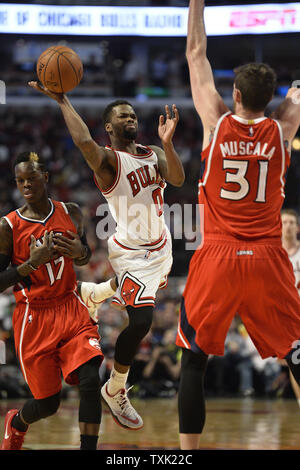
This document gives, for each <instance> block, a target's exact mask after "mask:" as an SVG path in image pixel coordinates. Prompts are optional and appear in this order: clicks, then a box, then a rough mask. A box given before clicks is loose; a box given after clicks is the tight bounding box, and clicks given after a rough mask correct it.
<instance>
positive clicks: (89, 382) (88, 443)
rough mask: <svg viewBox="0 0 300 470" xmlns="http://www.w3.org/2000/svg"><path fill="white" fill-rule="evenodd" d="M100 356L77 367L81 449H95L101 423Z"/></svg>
mask: <svg viewBox="0 0 300 470" xmlns="http://www.w3.org/2000/svg"><path fill="white" fill-rule="evenodd" d="M101 362H102V358H101V357H100V356H96V357H93V358H92V359H91V360H90V361H88V362H86V363H85V364H83V365H81V366H80V367H79V368H78V369H77V375H78V380H79V394H80V403H79V429H80V442H81V447H80V449H81V450H97V442H98V436H99V427H100V423H101V394H100V376H99V367H100V365H101Z"/></svg>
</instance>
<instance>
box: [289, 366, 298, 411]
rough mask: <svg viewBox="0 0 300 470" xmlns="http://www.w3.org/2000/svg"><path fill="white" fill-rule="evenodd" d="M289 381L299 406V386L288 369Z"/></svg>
mask: <svg viewBox="0 0 300 470" xmlns="http://www.w3.org/2000/svg"><path fill="white" fill-rule="evenodd" d="M289 375H290V382H291V386H292V389H293V392H294V394H295V397H296V399H297V403H298V405H299V407H300V386H299V385H298V383H297V381H296V379H295V377H294V376H293V373H292V371H291V369H290V374H289Z"/></svg>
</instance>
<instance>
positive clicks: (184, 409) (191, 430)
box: [178, 349, 208, 450]
mask: <svg viewBox="0 0 300 470" xmlns="http://www.w3.org/2000/svg"><path fill="white" fill-rule="evenodd" d="M207 360H208V356H207V355H206V354H204V353H203V352H199V353H194V352H193V351H191V350H188V349H183V350H182V358H181V375H180V383H179V390H178V415H179V433H180V434H179V438H180V448H181V449H182V450H191V449H198V448H199V443H200V435H201V433H202V430H203V427H204V423H205V398H204V386H203V383H204V376H205V371H206V366H207Z"/></svg>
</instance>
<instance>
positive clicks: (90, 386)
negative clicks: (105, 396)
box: [77, 356, 101, 394]
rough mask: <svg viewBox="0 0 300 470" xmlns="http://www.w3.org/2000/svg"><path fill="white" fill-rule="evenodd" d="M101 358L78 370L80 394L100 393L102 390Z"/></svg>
mask: <svg viewBox="0 0 300 470" xmlns="http://www.w3.org/2000/svg"><path fill="white" fill-rule="evenodd" d="M100 365H101V359H100V357H98V356H97V357H94V358H93V359H91V360H90V361H89V362H86V363H85V364H83V365H82V366H80V367H79V368H78V369H77V375H78V380H79V390H80V393H81V394H82V393H85V392H92V391H98V390H99V388H100V375H99V368H100Z"/></svg>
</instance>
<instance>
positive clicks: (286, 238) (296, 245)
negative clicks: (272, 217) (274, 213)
mask: <svg viewBox="0 0 300 470" xmlns="http://www.w3.org/2000/svg"><path fill="white" fill-rule="evenodd" d="M281 221H282V246H283V248H284V249H285V250H286V252H287V254H288V255H289V258H290V261H291V263H292V265H293V270H294V274H295V284H296V287H297V289H298V292H299V295H300V242H299V240H298V237H297V234H298V228H299V224H298V214H297V212H296V211H295V210H293V209H283V210H282V211H281ZM289 375H290V382H291V386H292V388H293V391H294V394H295V396H296V398H297V402H298V405H299V407H300V387H299V385H298V384H297V382H296V380H295V379H294V376H293V374H292V373H291V371H290V372H289Z"/></svg>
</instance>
